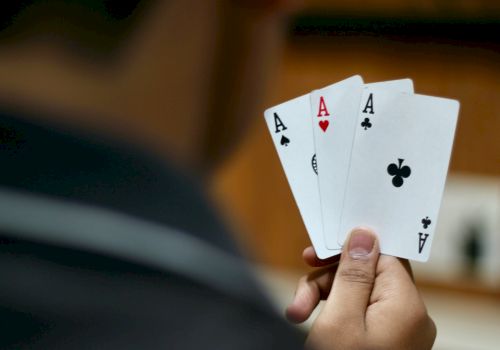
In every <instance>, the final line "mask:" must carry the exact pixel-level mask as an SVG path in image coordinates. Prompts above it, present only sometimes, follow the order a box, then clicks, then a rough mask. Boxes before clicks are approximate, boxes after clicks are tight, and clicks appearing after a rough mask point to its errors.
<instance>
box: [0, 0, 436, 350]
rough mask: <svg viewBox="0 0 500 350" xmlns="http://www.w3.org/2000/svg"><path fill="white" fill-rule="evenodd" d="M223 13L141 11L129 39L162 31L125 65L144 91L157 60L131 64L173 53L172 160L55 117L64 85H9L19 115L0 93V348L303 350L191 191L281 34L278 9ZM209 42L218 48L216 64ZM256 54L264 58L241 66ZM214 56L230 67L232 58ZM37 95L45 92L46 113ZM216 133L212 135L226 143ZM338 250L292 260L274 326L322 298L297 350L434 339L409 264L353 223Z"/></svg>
mask: <svg viewBox="0 0 500 350" xmlns="http://www.w3.org/2000/svg"><path fill="white" fill-rule="evenodd" d="M221 3H222V2H216V1H213V2H212V1H180V0H179V1H174V0H172V1H168V2H158V4H156V5H155V6H154V7H153V9H154V11H153V10H152V11H151V12H149V15H148V16H149V17H148V18H149V23H153V24H154V25H152V26H153V29H152V30H151V31H148V30H145V29H144V28H143V29H144V30H139V29H138V30H137V33H143V34H144V33H149V34H148V35H150V34H151V33H160V34H157V35H160V37H159V38H158V37H153V38H151V37H148V40H145V41H146V42H148V43H153V44H151V45H153V47H141V50H139V51H140V53H139V57H136V56H134V55H135V53H130V55H132V56H131V57H130V56H129V57H128V59H129V60H130V61H131V62H133V64H131V66H133V67H135V66H136V63H137V62H141V63H142V69H143V71H142V73H143V74H140V75H139V76H140V77H144V76H146V77H147V79H151V74H150V73H154V71H153V72H150V71H149V69H151V68H150V67H151V66H154V65H148V61H147V60H146V61H144V60H145V59H146V58H145V57H146V56H147V57H148V58H149V57H151V56H154V55H151V52H155V51H154V45H160V46H162V45H161V44H158V43H168V45H170V46H171V47H175V48H176V49H175V50H171V49H169V50H168V53H169V54H168V55H164V56H162V57H163V59H162V60H165V61H166V63H165V64H164V65H163V66H162V74H164V75H165V76H168V77H170V79H161V81H162V83H163V84H167V85H165V86H164V87H165V89H164V90H162V93H161V95H162V96H161V98H159V99H158V101H156V100H154V101H152V102H151V103H152V104H154V103H163V104H160V107H161V108H159V110H162V111H165V110H168V111H169V115H167V116H165V120H164V121H163V122H164V123H167V125H168V127H166V128H163V129H162V132H164V133H165V135H164V142H165V144H164V145H165V146H166V147H167V148H168V149H169V150H170V153H171V154H172V155H177V158H176V157H174V156H172V161H171V162H170V164H169V163H165V162H164V161H163V160H162V159H159V158H158V157H157V156H154V155H152V153H153V152H150V149H148V147H147V146H144V145H143V146H141V147H139V146H137V145H131V144H132V143H133V142H125V141H123V140H124V139H128V137H127V136H131V135H132V132H140V131H138V128H137V127H136V126H137V124H134V123H137V121H133V120H129V119H126V118H125V119H113V118H117V117H114V115H115V114H113V113H109V117H108V118H95V117H92V115H93V114H92V113H91V112H90V111H89V110H88V109H86V108H85V107H82V104H80V105H78V104H77V105H78V106H73V107H71V106H69V107H68V105H67V104H65V103H66V101H65V100H64V101H63V100H61V98H60V97H59V96H60V94H62V95H64V94H65V93H67V91H65V90H64V89H61V90H59V94H55V95H50V91H53V90H50V89H48V90H47V91H46V90H44V89H32V88H31V87H30V88H25V90H23V89H21V90H19V91H17V96H18V99H19V100H20V101H21V102H19V103H18V104H16V103H15V101H12V100H9V101H5V99H4V102H3V103H2V104H3V107H2V111H1V112H0V139H1V147H0V164H2V171H1V172H0V274H1V276H2V278H1V279H0V325H1V331H0V332H1V333H0V348H2V349H18V348H30V349H89V348H102V349H115V348H119V349H137V348H140V349H144V348H158V347H168V348H172V349H194V348H196V349H199V348H200V347H206V348H214V349H285V348H286V349H294V348H302V347H303V343H304V336H303V335H302V334H301V333H300V332H298V331H297V330H296V329H294V328H293V327H290V326H289V325H288V324H287V323H286V322H284V321H283V320H282V319H281V317H280V316H279V315H276V313H275V312H274V308H273V306H272V305H271V303H270V302H268V301H267V300H266V298H265V296H264V294H263V293H262V292H261V290H260V288H259V287H258V284H257V283H256V281H255V280H254V278H253V277H252V275H251V273H250V269H249V268H248V267H247V265H246V263H245V262H244V261H243V259H242V258H241V255H240V253H239V250H238V248H237V246H236V245H235V244H234V243H233V241H232V240H231V238H230V234H229V233H228V230H227V229H226V227H225V226H224V225H223V224H222V223H221V222H220V221H219V219H218V218H217V216H216V215H215V213H214V211H213V209H212V206H211V205H210V203H209V201H208V200H207V199H206V195H204V191H203V185H202V184H203V180H200V179H199V178H202V177H206V176H208V174H209V173H210V169H213V168H214V165H215V164H216V161H217V159H219V158H222V157H223V155H224V154H226V153H227V150H228V149H230V148H231V147H230V146H229V145H231V144H233V143H234V142H235V141H236V140H237V139H238V138H239V137H238V135H239V134H240V133H241V132H242V131H243V130H244V129H245V121H246V120H248V119H250V116H251V115H257V114H258V113H256V111H257V110H258V107H259V102H258V101H259V99H258V96H254V98H253V99H251V100H250V99H248V98H244V99H243V98H241V96H250V95H251V94H249V93H248V92H252V91H255V86H256V83H257V82H259V83H263V82H265V77H266V75H267V74H266V72H267V71H268V70H269V69H270V68H271V67H272V62H273V57H274V58H276V57H277V53H278V52H279V46H280V45H279V44H280V42H281V40H282V36H280V35H279V34H280V32H281V30H280V29H279V28H280V27H281V25H282V19H283V13H286V11H284V10H282V9H281V8H282V6H285V7H286V6H288V5H287V2H286V1H271V2H255V3H253V2H248V1H243V0H241V1H228V2H227V3H226V2H224V4H225V5H224V6H221V5H220V4H221ZM79 10H80V9H79ZM14 17H15V16H14ZM162 26H165V27H162ZM217 28H219V30H220V31H218V29H217ZM221 28H222V29H221ZM214 33H218V34H214ZM144 35H145V34H144ZM211 35H215V36H216V37H217V38H218V39H219V40H220V41H219V42H218V44H217V45H215V42H214V40H212V39H210V38H211ZM209 39H210V40H209ZM257 39H258V40H257ZM154 43H156V44H154ZM163 46H164V45H163ZM214 46H217V47H219V49H220V50H222V51H221V52H212V50H211V49H212V48H213V47H214ZM28 48H29V44H28ZM135 48H136V49H137V47H135ZM256 48H259V49H262V50H258V52H265V53H266V55H264V54H262V55H261V54H259V55H252V54H251V52H252V49H256ZM264 48H265V49H266V50H263V49H264ZM14 49H15V48H14ZM14 49H13V50H14ZM37 49H38V46H37V45H36V44H33V46H32V47H31V49H25V51H21V55H23V52H27V53H26V54H25V55H26V56H22V59H16V62H21V63H19V64H20V65H21V67H22V62H28V63H26V64H27V66H28V67H31V66H30V65H29V59H30V58H31V57H37V58H38V59H39V60H40V61H43V57H42V56H39V55H37V54H36V52H37V51H36V50H37ZM228 50H230V52H231V59H232V60H234V62H236V63H234V62H233V61H232V62H229V61H228V59H227V57H228V55H227V52H228ZM125 51H127V50H125ZM131 51H134V52H137V51H136V50H131ZM131 51H129V52H131ZM142 52H143V53H145V54H144V55H142V54H141V53H142ZM59 54H60V53H57V52H56V53H54V54H53V55H50V60H51V62H52V61H54V60H56V61H57V60H59V62H65V61H66V60H67V59H68V58H67V57H66V56H65V55H61V56H58V55H59ZM238 58H239V60H238ZM0 62H3V61H1V57H0ZM40 64H41V65H43V63H40ZM131 69H132V68H131ZM21 71H23V72H24V68H21ZM236 71H238V73H237V72H236ZM134 72H135V71H134ZM207 72H208V73H207ZM211 73H213V74H211ZM91 74H92V73H90V72H88V74H87V73H84V74H82V75H85V76H87V75H88V76H91ZM153 75H154V74H153ZM0 76H1V72H0ZM75 76H77V75H75ZM140 77H138V76H137V75H135V74H130V75H127V74H123V76H121V77H120V79H123V81H125V82H126V85H127V88H126V89H124V90H119V89H118V88H117V91H113V96H116V95H118V96H122V95H120V93H123V94H124V95H123V96H132V95H134V94H133V93H132V94H131V93H130V90H129V89H131V88H133V87H136V86H137V89H138V91H137V92H138V95H139V96H142V98H145V97H144V96H145V95H144V94H140V93H139V89H147V88H148V87H147V86H149V85H148V84H146V83H144V81H142V80H141V79H143V78H140ZM236 77H237V79H238V82H239V84H234V83H235V80H232V79H236ZM87 78H88V77H87ZM108 78H109V77H108ZM89 79H90V78H89ZM144 79H146V78H144ZM211 79H213V80H214V82H213V84H214V86H215V87H216V88H217V89H214V90H215V91H214V90H210V89H209V86H210V84H211V83H210V81H211ZM131 81H132V82H134V83H135V85H134V84H133V85H132V87H130V86H129V83H130V82H131ZM164 81H165V82H164ZM34 83H37V84H38V83H40V80H37V82H34ZM48 83H49V82H47V81H45V80H42V84H48ZM20 85H22V84H20ZM73 85H75V84H73ZM235 85H237V86H238V88H237V89H234V86H235ZM115 86H118V85H115ZM158 86H160V85H159V84H156V85H154V84H153V88H155V89H158ZM68 89H70V88H69V87H68ZM54 90H55V91H57V89H54ZM2 91H4V92H5V88H4V89H3V90H2ZM99 91H101V92H102V90H98V92H96V94H99V93H100V92H99ZM120 91H121V92H120ZM132 91H134V90H132ZM37 93H40V94H44V95H43V96H44V98H45V100H44V101H45V102H44V103H43V106H41V105H40V102H39V100H40V99H39V98H38V97H39V96H35V95H36V94H37ZM123 96H122V97H123ZM252 96H253V95H252ZM121 101H123V102H121V103H124V104H126V105H127V106H128V107H130V106H135V105H134V104H133V103H134V101H131V100H127V99H126V98H123V99H121ZM137 101H138V102H137V103H138V105H139V106H143V104H144V103H143V101H142V100H141V98H139V99H138V100H137ZM207 101H210V103H207ZM228 101H229V102H228ZM121 103H120V104H121ZM62 105H64V108H61V106H62ZM20 106H21V107H20ZM92 107H94V104H92ZM130 109H131V110H134V108H130ZM94 111H95V110H94ZM121 111H122V112H123V114H126V113H127V108H123V109H121ZM136 111H137V109H136ZM116 115H119V113H116ZM180 116H182V117H180ZM234 116H238V119H237V120H233V118H234ZM145 118H146V117H145ZM140 122H141V123H145V122H144V120H143V121H140ZM89 123H90V124H89ZM89 125H91V127H89ZM214 125H216V126H220V125H224V128H223V132H220V129H221V128H215V127H214ZM117 130H119V132H117ZM143 132H144V133H145V134H147V133H148V132H152V131H151V130H150V131H145V130H143ZM147 136H150V134H147V135H144V139H147V138H148V137H147ZM179 155H180V156H179ZM180 159H181V160H180ZM186 169H187V170H186ZM198 175H199V178H197V176H198ZM346 247H348V248H347V249H345V251H344V252H343V253H342V255H341V257H340V260H339V261H334V260H329V261H320V260H319V259H317V258H316V256H315V254H314V250H313V249H312V248H311V247H309V248H307V249H306V250H305V251H304V260H305V261H306V263H308V264H309V265H311V266H313V267H316V268H317V270H315V271H314V272H312V273H311V274H309V275H307V276H304V277H303V278H302V279H301V280H300V281H299V284H298V287H297V292H296V295H295V298H294V301H293V302H292V304H291V305H290V306H289V307H288V308H287V311H286V313H287V317H288V319H289V320H291V321H293V322H302V321H304V320H305V319H307V318H308V317H309V316H310V314H311V312H312V311H313V309H315V308H316V307H317V305H318V303H319V301H320V300H321V299H326V303H325V306H324V308H323V309H322V310H321V313H320V314H319V316H318V317H317V319H316V320H315V322H314V323H313V326H312V328H311V330H310V332H309V334H308V335H307V336H306V337H305V338H306V339H305V343H306V346H307V347H310V348H312V349H319V350H321V349H367V348H372V349H430V348H431V347H432V344H433V341H434V338H435V327H434V324H433V322H432V320H431V319H430V317H429V316H428V314H427V311H426V308H425V305H424V304H423V302H422V299H421V298H420V296H419V293H418V291H417V289H416V287H415V284H414V282H413V278H412V274H411V269H410V266H409V264H408V262H407V261H403V260H401V259H397V258H394V257H390V256H383V255H382V256H381V255H380V254H379V248H378V243H377V239H376V235H375V233H373V232H371V231H369V230H367V229H364V228H358V229H356V230H354V231H353V232H352V234H351V235H350V238H349V239H348V242H347V243H346Z"/></svg>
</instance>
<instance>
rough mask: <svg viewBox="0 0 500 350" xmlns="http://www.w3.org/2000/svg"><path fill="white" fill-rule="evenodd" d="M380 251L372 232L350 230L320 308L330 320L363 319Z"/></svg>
mask: <svg viewBox="0 0 500 350" xmlns="http://www.w3.org/2000/svg"><path fill="white" fill-rule="evenodd" d="M379 253H380V250H379V246H378V242H377V237H376V236H375V234H374V233H373V232H372V231H370V230H367V229H364V228H358V229H355V230H353V231H352V232H351V235H350V236H349V239H348V241H347V242H346V244H345V245H344V250H343V252H342V256H341V258H340V263H339V266H338V270H337V274H336V276H335V280H334V282H333V286H332V290H331V292H330V296H329V298H328V300H327V301H326V303H325V307H324V309H323V312H325V313H328V314H329V315H328V316H327V317H328V318H329V319H337V320H339V319H340V320H350V321H355V322H362V323H363V322H364V318H365V313H366V309H367V307H368V303H369V301H370V295H371V292H372V289H373V284H374V282H375V272H376V268H377V261H378V257H379V255H380V254H379Z"/></svg>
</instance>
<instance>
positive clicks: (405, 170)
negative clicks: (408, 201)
mask: <svg viewBox="0 0 500 350" xmlns="http://www.w3.org/2000/svg"><path fill="white" fill-rule="evenodd" d="M403 161H404V159H398V162H399V165H397V164H395V163H391V164H389V166H388V167H387V172H388V173H389V175H391V176H394V177H393V178H392V184H393V185H394V186H395V187H401V186H403V182H404V180H403V178H407V177H408V176H410V174H411V169H410V167H409V166H407V165H405V166H402V165H403Z"/></svg>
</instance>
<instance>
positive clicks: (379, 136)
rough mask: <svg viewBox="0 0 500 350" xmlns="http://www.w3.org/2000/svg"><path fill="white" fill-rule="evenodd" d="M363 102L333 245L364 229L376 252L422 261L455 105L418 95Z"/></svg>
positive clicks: (384, 95) (376, 96)
mask: <svg viewBox="0 0 500 350" xmlns="http://www.w3.org/2000/svg"><path fill="white" fill-rule="evenodd" d="M369 99H371V102H370V104H368V105H367V104H364V103H361V105H360V108H359V109H360V110H359V112H360V113H359V118H358V121H357V128H356V133H355V141H354V146H353V150H352V156H351V164H350V167H349V175H348V182H347V187H346V191H345V200H344V207H343V213H342V219H341V225H340V231H339V237H340V240H341V241H342V242H343V241H344V240H345V237H346V235H347V234H348V233H349V232H350V231H351V230H352V229H353V228H354V227H356V226H360V225H361V226H367V227H370V228H372V229H373V230H374V231H375V232H376V233H377V234H378V236H379V238H380V248H381V252H382V253H385V254H389V255H394V256H398V257H402V258H409V259H413V260H418V261H426V260H427V259H428V258H429V254H430V249H431V245H432V240H433V236H434V229H435V227H436V222H437V216H438V212H439V206H440V202H441V197H442V193H443V189H444V184H445V179H446V174H447V170H448V164H449V160H450V154H451V149H452V144H453V137H454V133H455V127H456V122H457V117H458V109H459V103H458V101H455V100H450V99H444V98H438V97H431V96H424V95H412V94H405V93H394V92H390V91H379V92H377V93H375V92H370V91H364V93H363V96H362V101H368V100H369ZM371 112H373V113H371ZM366 118H368V119H369V120H368V121H367V120H366ZM368 123H369V124H370V125H369V124H368Z"/></svg>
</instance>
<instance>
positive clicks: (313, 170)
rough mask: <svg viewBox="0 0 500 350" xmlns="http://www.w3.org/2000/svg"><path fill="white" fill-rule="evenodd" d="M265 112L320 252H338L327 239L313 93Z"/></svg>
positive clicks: (317, 252)
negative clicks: (312, 111) (327, 244)
mask: <svg viewBox="0 0 500 350" xmlns="http://www.w3.org/2000/svg"><path fill="white" fill-rule="evenodd" d="M264 116H265V119H266V123H267V126H268V128H269V132H270V133H271V136H272V139H273V142H274V145H275V147H276V150H277V152H278V156H279V158H280V161H281V164H282V166H283V170H284V171H285V175H286V177H287V179H288V183H289V185H290V188H291V190H292V193H293V196H294V198H295V201H296V203H297V206H298V208H299V211H300V214H301V216H302V220H303V221H304V225H305V227H306V230H307V232H308V234H309V238H310V240H311V243H312V245H313V247H314V249H315V251H316V255H317V256H318V257H319V258H320V259H325V258H328V257H330V256H333V255H335V254H338V252H335V251H329V250H327V249H326V247H325V244H324V239H323V226H322V220H321V207H320V199H319V191H318V181H317V174H318V168H317V163H316V157H315V155H314V143H313V134H312V126H311V120H310V100H309V94H307V95H303V96H300V97H297V98H295V99H293V100H290V101H287V102H285V103H282V104H280V105H277V106H275V107H272V108H269V109H268V110H266V111H265V112H264Z"/></svg>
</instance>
